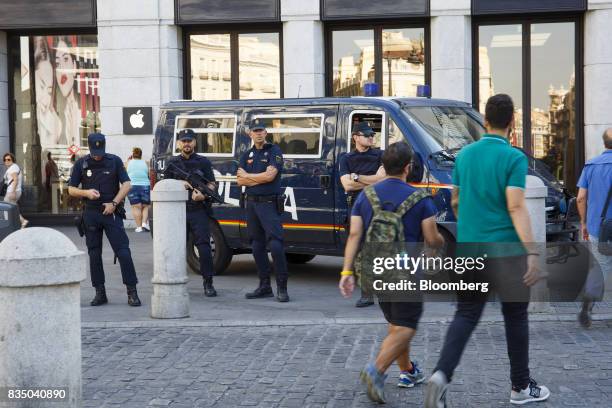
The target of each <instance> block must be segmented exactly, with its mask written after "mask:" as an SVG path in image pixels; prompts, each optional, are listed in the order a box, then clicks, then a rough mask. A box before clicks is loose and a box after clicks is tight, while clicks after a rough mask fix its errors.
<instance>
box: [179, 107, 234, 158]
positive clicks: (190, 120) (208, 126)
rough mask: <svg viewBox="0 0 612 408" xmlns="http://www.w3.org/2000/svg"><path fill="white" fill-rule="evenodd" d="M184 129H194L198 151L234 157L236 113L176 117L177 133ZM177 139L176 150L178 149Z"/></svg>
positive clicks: (209, 154)
mask: <svg viewBox="0 0 612 408" xmlns="http://www.w3.org/2000/svg"><path fill="white" fill-rule="evenodd" d="M183 129H191V130H193V131H194V132H195V133H196V135H197V137H196V143H197V144H196V153H200V154H203V155H205V156H213V157H233V156H234V144H235V143H234V141H235V138H236V117H235V116H234V115H214V116H206V115H193V116H179V117H177V119H176V129H175V132H174V134H175V135H177V134H178V132H180V131H181V130H183ZM177 149H178V148H177V144H176V139H175V142H174V152H175V153H179V152H178V150H177Z"/></svg>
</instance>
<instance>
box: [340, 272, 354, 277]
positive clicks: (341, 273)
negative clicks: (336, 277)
mask: <svg viewBox="0 0 612 408" xmlns="http://www.w3.org/2000/svg"><path fill="white" fill-rule="evenodd" d="M340 275H341V276H353V271H342V272H340Z"/></svg>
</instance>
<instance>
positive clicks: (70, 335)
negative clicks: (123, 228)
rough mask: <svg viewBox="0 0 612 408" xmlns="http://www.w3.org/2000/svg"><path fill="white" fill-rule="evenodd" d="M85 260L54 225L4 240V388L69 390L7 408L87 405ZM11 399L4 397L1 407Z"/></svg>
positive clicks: (0, 334)
mask: <svg viewBox="0 0 612 408" xmlns="http://www.w3.org/2000/svg"><path fill="white" fill-rule="evenodd" d="M86 259H87V258H86V255H85V253H83V252H81V251H79V250H78V249H77V247H76V246H75V245H74V244H73V243H72V241H70V239H68V237H66V236H65V235H64V234H62V233H60V232H58V231H56V230H53V229H50V228H26V229H23V230H20V231H16V232H14V233H12V234H11V235H9V236H8V237H6V238H5V239H4V240H3V241H2V242H1V243H0V265H1V266H0V315H1V316H2V317H1V318H0V389H3V390H4V391H6V390H5V387H10V388H17V389H21V390H31V389H36V388H39V389H44V390H55V391H58V393H55V392H53V391H52V394H55V395H56V396H61V394H60V393H59V390H58V389H59V388H62V389H63V390H64V392H65V399H63V400H58V399H53V398H51V399H47V400H44V399H24V400H11V402H9V405H8V406H10V407H23V408H26V407H27V408H33V407H36V408H39V407H58V406H62V407H75V408H77V407H80V406H81V405H82V401H81V309H80V303H81V295H80V293H81V289H80V282H81V281H83V280H84V279H85V271H86V270H87V263H86ZM4 391H3V393H4ZM45 392H46V391H45ZM41 396H42V395H41ZM6 401H7V400H6V395H1V396H0V406H4V405H3V402H6Z"/></svg>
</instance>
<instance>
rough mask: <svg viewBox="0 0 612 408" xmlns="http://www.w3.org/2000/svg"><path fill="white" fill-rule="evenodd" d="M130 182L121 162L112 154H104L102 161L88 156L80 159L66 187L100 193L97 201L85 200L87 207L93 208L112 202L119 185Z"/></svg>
mask: <svg viewBox="0 0 612 408" xmlns="http://www.w3.org/2000/svg"><path fill="white" fill-rule="evenodd" d="M128 181H130V178H129V177H128V174H127V171H126V170H125V167H124V166H123V162H122V161H121V159H120V158H119V157H118V156H115V155H114V154H109V153H105V154H104V156H102V160H95V159H94V158H93V157H91V156H90V155H87V156H85V157H81V158H80V159H79V160H77V162H76V163H75V164H74V166H73V167H72V173H71V174H70V180H69V181H68V185H69V186H71V187H78V186H79V184H80V185H81V189H83V190H89V189H92V188H93V189H95V190H98V192H99V193H100V198H98V199H97V200H89V199H85V200H86V203H87V205H90V206H95V205H102V204H103V203H110V202H112V201H113V199H114V198H115V196H116V195H117V193H118V192H119V183H126V182H128Z"/></svg>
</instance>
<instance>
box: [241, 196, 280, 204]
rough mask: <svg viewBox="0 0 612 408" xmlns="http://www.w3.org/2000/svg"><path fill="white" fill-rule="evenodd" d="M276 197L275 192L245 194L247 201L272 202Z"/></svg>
mask: <svg viewBox="0 0 612 408" xmlns="http://www.w3.org/2000/svg"><path fill="white" fill-rule="evenodd" d="M277 198H278V195H277V194H274V195H261V196H250V195H247V196H246V199H247V201H254V202H256V203H272V202H274V201H276V199H277Z"/></svg>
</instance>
